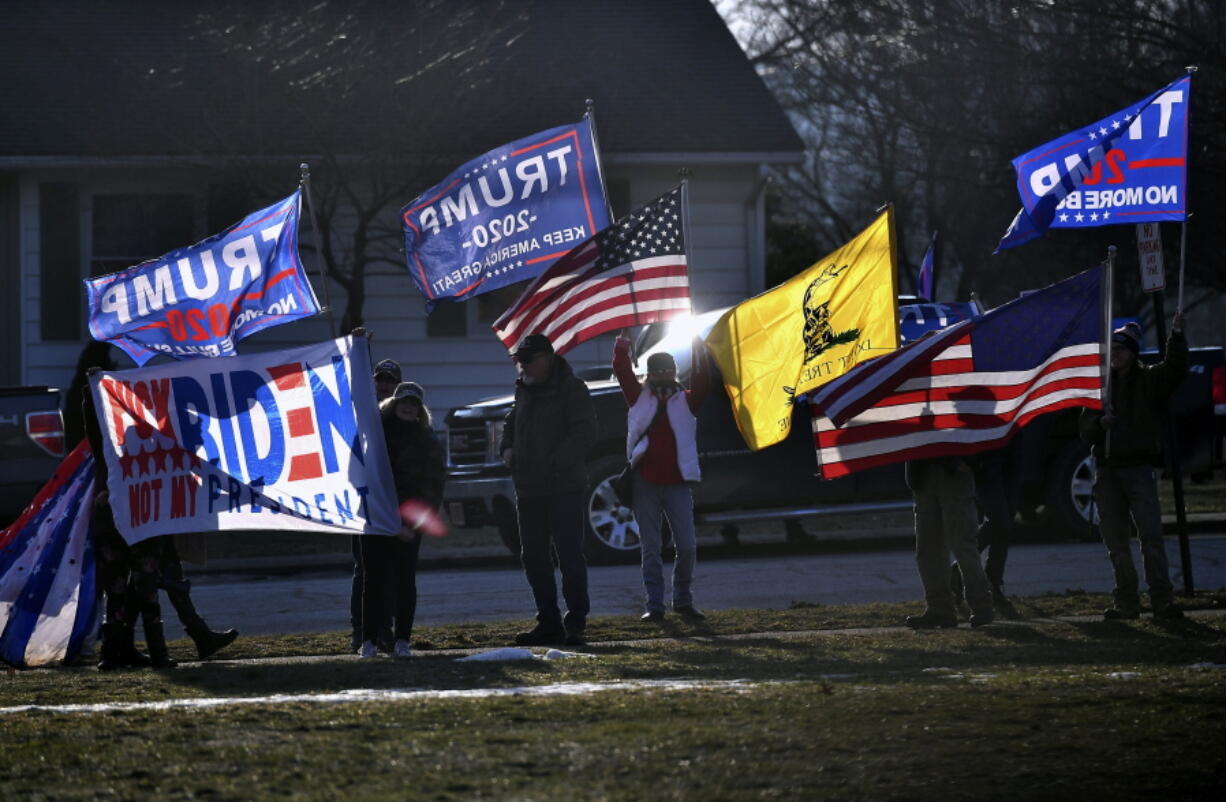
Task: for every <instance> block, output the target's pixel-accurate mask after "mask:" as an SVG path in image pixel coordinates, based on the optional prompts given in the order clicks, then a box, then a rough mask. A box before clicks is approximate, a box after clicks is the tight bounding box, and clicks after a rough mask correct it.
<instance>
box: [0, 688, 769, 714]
mask: <svg viewBox="0 0 1226 802" xmlns="http://www.w3.org/2000/svg"><path fill="white" fill-rule="evenodd" d="M779 684H782V683H781V682H780V681H777V680H773V681H767V682H754V681H752V680H743V679H734V680H674V679H658V680H626V681H620V682H562V683H555V684H552V685H528V686H522V687H518V688H464V689H456V690H430V689H425V688H405V689H387V690H380V689H371V688H353V689H349V690H344V691H336V692H334V693H293V694H288V693H287V694H272V695H269V696H221V697H205V698H202V699H201V698H198V699H168V700H164V701H160V702H102V703H98V704H73V705H17V706H15V707H0V715H4V714H11V713H25V712H32V711H38V712H44V713H111V712H126V711H138V710H156V711H161V710H205V709H209V708H214V707H228V706H237V705H278V704H302V703H307V704H351V703H353V702H400V701H416V700H434V699H488V698H492V697H498V696H529V697H548V696H584V695H588V694H594V693H600V692H602V691H690V690H725V691H736V692H742V691H748V690H752V689H753V688H757V687H765V686H768V685H779Z"/></svg>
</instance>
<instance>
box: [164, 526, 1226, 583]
mask: <svg viewBox="0 0 1226 802" xmlns="http://www.w3.org/2000/svg"><path fill="white" fill-rule="evenodd" d="M1162 523H1163V530H1164V531H1165V533H1166V535H1167V537H1172V536H1174V535H1175V534H1176V522H1175V516H1174V515H1164V516H1163V520H1162ZM1223 531H1226V513H1192V514H1190V515H1188V532H1189V533H1190V534H1207V533H1218V532H1223ZM1088 534H1089V533H1088V532H1087V538H1088ZM912 538H913V533H912V531H911V530H910V529H907V528H891V529H882V530H875V531H869V530H842V531H840V532H837V533H827V534H823V535H819V536H816V537H815V539H814V540H813V542H811V543H800V544H797V543H791V542H787V541H784V540H783V539H782V538H781V537H777V536H754V537H743V538H741V542H740V543H739V544H738V545H728V544H726V543H724V542H723V541H716V542H711V539H710V538H705V539H700V540H699V543H698V556H699V558H700V559H703V560H723V559H732V558H737V557H747V556H780V555H786V554H837V553H842V552H847V551H871V550H881V549H908V548H911V546H912V544H913V541H912ZM704 540H705V541H706V542H704ZM637 561H638V556H637V552H634V553H630V554H629V555H628V556H627V559H626V561H625V562H626V563H631V562H637ZM518 565H519V558H518V557H516V556H515V555H513V554H511V553H510V552H508V551H507V549H506V547H504V546H503V545H502V544H501V543H492V544H490V545H488V546H475V547H473V546H470V547H465V548H449V547H448V546H447V544H446V541H445V539H444V540H439V541H432V542H430V543H429V544H427V545H426V547H425V548H423V549H422V555H421V558H420V560H419V562H418V570H421V571H446V570H461V569H479V568H513V567H516V566H518ZM352 567H353V558H352V556H351V555H350V554H348V553H346V552H330V553H324V554H270V555H264V556H259V557H230V558H221V559H215V560H209V562H208V563H207V564H206V565H202V566H198V565H187V566H185V568H186V571H187V574H188V576H189V577H191V576H202V575H206V574H273V575H278V574H294V573H302V572H316V571H318V572H328V573H335V572H348V571H350V570H352Z"/></svg>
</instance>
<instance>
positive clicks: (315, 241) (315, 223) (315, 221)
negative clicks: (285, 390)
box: [298, 162, 336, 337]
mask: <svg viewBox="0 0 1226 802" xmlns="http://www.w3.org/2000/svg"><path fill="white" fill-rule="evenodd" d="M298 186H299V187H301V189H302V194H303V195H305V196H306V202H307V215H308V216H310V218H311V244H312V245H314V246H315V267H316V268H317V269H318V270H319V281H320V283H322V284H323V287H324V308H323V311H324V312H326V313H327V315H328V336H330V337H335V336H336V319H335V318H334V317H333V316H332V293H331V291H330V290H329V289H328V274H327V273H325V272H324V262H323V251H321V250H320V248H319V217H318V216H316V214H315V200H314V198H312V196H311V165H309V164H307V163H306V162H303V163H302V164H300V165H298Z"/></svg>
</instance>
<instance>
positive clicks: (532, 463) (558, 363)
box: [498, 334, 596, 646]
mask: <svg viewBox="0 0 1226 802" xmlns="http://www.w3.org/2000/svg"><path fill="white" fill-rule="evenodd" d="M512 359H514V360H515V362H516V365H517V366H518V369H519V374H520V375H519V379H517V380H516V382H515V404H514V406H512V407H511V411H510V412H508V413H507V417H506V426H505V427H504V428H503V432H502V440H501V442H500V443H499V446H498V448H499V452H500V453H501V454H502V459H503V461H504V462H505V463H506V464H507V465H508V466H509V467H510V469H511V477H512V479H513V480H514V482H515V495H516V506H517V508H518V513H519V541H520V558H521V559H522V561H523V564H524V573H525V574H526V575H527V577H528V584H529V585H530V586H531V587H532V596H533V598H534V599H535V601H536V611H537V612H536V621H537V624H536V627H535V628H533V629H532V630H531V631H528V632H521V633H519V634H518V635H517V636H516V637H515V642H516V643H517V644H519V645H521V646H537V645H547V644H557V643H566V644H568V645H572V646H581V645H583V643H584V628H585V627H586V625H587V614H588V611H589V609H590V603H589V601H588V593H587V563H586V561H585V560H584V558H583V531H584V523H583V515H584V500H585V493H586V491H587V472H586V469H585V467H584V456H585V455H586V454H587V452H588V449H590V448H591V447H592V446H593V445H594V444H595V442H596V411H595V408H594V407H593V406H592V398H591V395H590V394H589V393H588V389H587V385H586V384H584V383H583V381H582V380H581V379H579V378H578V377H577V376H575V373H574V371H573V370H572V369H571V367H570V364H569V363H568V362H567V361H566V360H565V359H563V358H562V357H560V356H558V355H557V354H555V353H554V352H553V344H552V343H551V342H550V341H549V338H548V337H546V336H545V335H543V334H529V335H528V336H527V337H525V338H524V339H523V340H522V341H521V342H520V343H519V346H518V347H517V348H516V349H515V352H514V353H513V354H512ZM551 544H552V549H551V548H550V546H551ZM553 550H556V551H557V555H558V567H559V568H560V569H561V572H562V596H563V597H564V598H565V599H566V617H565V618H563V617H562V613H561V610H560V609H559V607H558V589H557V584H556V582H555V580H554V573H553V559H552V552H553Z"/></svg>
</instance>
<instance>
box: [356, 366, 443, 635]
mask: <svg viewBox="0 0 1226 802" xmlns="http://www.w3.org/2000/svg"><path fill="white" fill-rule="evenodd" d="M379 415H380V418H381V420H382V423H383V437H384V439H385V440H386V441H387V455H388V458H389V459H390V460H391V465H392V481H393V482H394V483H395V485H396V500H397V501H398V502H400V503H404V502H405V501H408V500H409V499H416V500H419V501H424V502H426V503H427V504H429V505H430V506H432V507H434V508H435V509H437V508H438V507H439V505H440V504H442V500H443V483H444V481H445V472H446V467H445V465H444V462H443V449H442V447H441V446H440V445H439V442H438V438H436V437H435V436H434V432H433V431H432V430H431V428H430V410H429V408H427V407H426V405H425V393H424V392H423V391H422V388H421V385H419V384H417V383H416V382H403V383H401V384H400V385H398V386H397V387H396V389H395V391H394V392H393V394H392V397H391V398H388V399H386V400H384V401H383V402H381V403H380V404H379ZM358 540H359V541H360V542H361V546H362V564H363V565H364V566H365V572H364V583H363V585H362V646H361V650H360V651H359V654H360V655H361V656H362V657H363V658H371V657H374V656H375V654H376V652H377V647H376V645H375V644H376V639H377V638H378V635H379V633H380V632H381V631H384V630H386V629H388V628H389V625H391V628H392V631H393V637H394V639H395V643H394V644H393V646H392V654H393V656H395V657H409V656H410V653H411V647H410V644H409V642H410V639H411V638H412V635H413V618H414V617H415V616H416V614H417V555H418V552H419V551H420V550H421V534H420V533H419V532H417V531H416V530H415V529H413V528H411V527H409V526H407V525H402V531H401V533H400V534H399V535H396V536H395V537H388V536H387V535H362V536H360V537H359V538H358ZM389 610H391V611H392V614H391V616H389V615H388V611H389ZM389 617H390V618H392V619H394V624H393V622H392V621H389Z"/></svg>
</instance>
